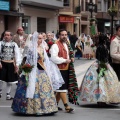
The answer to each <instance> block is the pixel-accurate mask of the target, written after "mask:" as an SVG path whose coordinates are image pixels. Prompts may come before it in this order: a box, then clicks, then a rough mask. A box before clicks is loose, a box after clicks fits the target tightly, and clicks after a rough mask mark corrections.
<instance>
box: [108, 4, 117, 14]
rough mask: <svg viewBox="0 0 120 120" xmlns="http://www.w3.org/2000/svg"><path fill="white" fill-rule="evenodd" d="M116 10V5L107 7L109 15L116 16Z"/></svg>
mask: <svg viewBox="0 0 120 120" xmlns="http://www.w3.org/2000/svg"><path fill="white" fill-rule="evenodd" d="M117 12H118V9H117V8H116V6H111V7H110V8H109V9H108V14H109V15H110V16H116V15H117Z"/></svg>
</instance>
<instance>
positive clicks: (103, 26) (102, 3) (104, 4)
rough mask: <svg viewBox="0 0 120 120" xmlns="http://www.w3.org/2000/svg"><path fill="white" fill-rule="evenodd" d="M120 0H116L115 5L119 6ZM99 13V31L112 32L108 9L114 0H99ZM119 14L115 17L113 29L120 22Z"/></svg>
mask: <svg viewBox="0 0 120 120" xmlns="http://www.w3.org/2000/svg"><path fill="white" fill-rule="evenodd" d="M119 1H120V0H114V5H115V6H116V8H118V5H119ZM97 2H98V3H97V4H98V7H97V8H98V13H97V16H96V18H97V21H98V31H99V32H102V33H110V32H111V30H110V29H111V16H110V15H109V14H108V9H109V8H110V6H111V4H112V1H111V0H98V1H97ZM119 23H120V22H119V14H118V15H117V16H115V17H114V22H113V29H115V26H116V25H117V24H119Z"/></svg>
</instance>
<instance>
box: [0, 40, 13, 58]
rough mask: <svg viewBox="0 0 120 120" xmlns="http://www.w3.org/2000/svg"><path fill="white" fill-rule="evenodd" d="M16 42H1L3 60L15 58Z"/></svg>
mask: <svg viewBox="0 0 120 120" xmlns="http://www.w3.org/2000/svg"><path fill="white" fill-rule="evenodd" d="M14 48H15V44H14V42H12V41H11V42H9V43H8V42H5V41H2V42H1V60H13V58H14V54H15V51H14Z"/></svg>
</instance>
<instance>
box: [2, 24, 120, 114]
mask: <svg viewBox="0 0 120 120" xmlns="http://www.w3.org/2000/svg"><path fill="white" fill-rule="evenodd" d="M96 38H97V40H95V38H93V37H92V38H91V36H90V35H85V34H84V33H82V34H81V35H80V37H77V36H76V34H75V33H74V34H73V35H70V33H69V32H68V31H66V30H64V29H61V30H59V32H58V33H57V35H55V34H54V33H52V32H50V31H49V32H47V33H44V32H40V33H38V32H33V33H32V34H29V35H27V34H25V33H24V30H23V28H22V27H19V28H18V30H17V32H16V35H12V33H11V32H10V31H5V32H4V33H3V35H2V36H1V41H0V59H1V62H0V98H1V97H2V87H3V82H6V100H12V101H13V102H12V105H11V108H12V110H13V111H14V112H16V113H21V114H34V115H46V114H54V113H56V112H58V110H63V109H62V108H61V107H60V106H59V101H60V100H62V103H63V105H64V107H65V111H66V112H67V113H70V112H73V111H74V109H73V108H72V107H71V106H69V104H68V101H69V102H70V103H72V104H75V105H77V104H80V102H81V101H86V102H96V103H98V104H99V105H103V104H104V105H105V104H111V103H117V104H118V103H120V84H119V81H120V74H119V73H120V71H119V69H120V67H119V66H120V45H119V44H120V26H117V28H116V37H114V39H112V41H110V38H109V36H107V35H105V34H99V35H98V36H97V37H96ZM75 57H77V58H78V59H80V58H81V57H83V58H87V59H92V58H93V57H94V58H96V60H95V62H94V63H93V64H92V65H91V66H90V67H89V68H88V70H87V72H86V73H85V76H84V78H83V80H82V84H81V85H80V86H78V84H77V78H76V74H75V70H74V58H75ZM13 83H17V84H16V85H17V88H16V92H15V96H14V97H11V94H10V92H11V87H12V84H13Z"/></svg>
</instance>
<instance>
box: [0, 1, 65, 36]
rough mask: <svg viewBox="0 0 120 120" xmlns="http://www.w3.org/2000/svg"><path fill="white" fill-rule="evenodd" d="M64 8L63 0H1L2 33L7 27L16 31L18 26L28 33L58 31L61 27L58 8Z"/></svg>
mask: <svg viewBox="0 0 120 120" xmlns="http://www.w3.org/2000/svg"><path fill="white" fill-rule="evenodd" d="M3 2H4V3H3ZM4 6H5V7H6V9H4ZM1 7H2V8H3V9H1ZM62 8H63V1H62V0H0V28H1V29H0V34H1V33H2V32H3V31H4V30H7V29H9V30H11V31H12V32H13V33H15V32H16V29H17V28H18V26H22V27H23V28H24V30H25V32H26V33H32V32H34V31H38V32H47V31H54V32H55V33H56V32H57V30H58V29H59V24H58V10H59V9H62Z"/></svg>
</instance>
